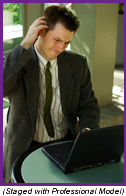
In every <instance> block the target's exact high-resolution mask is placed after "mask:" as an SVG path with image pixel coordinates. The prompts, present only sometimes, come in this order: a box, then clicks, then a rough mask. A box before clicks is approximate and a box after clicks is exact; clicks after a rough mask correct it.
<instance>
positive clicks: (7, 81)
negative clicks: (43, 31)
mask: <svg viewBox="0 0 126 196" xmlns="http://www.w3.org/2000/svg"><path fill="white" fill-rule="evenodd" d="M30 56H31V53H30V52H29V51H28V50H26V49H25V48H23V47H22V46H21V45H17V46H16V47H15V48H14V49H13V50H12V51H10V52H9V54H8V55H7V57H6V59H4V58H5V56H4V57H3V97H9V96H12V95H13V94H14V93H15V91H16V90H17V87H18V74H19V72H20V70H21V69H22V67H24V66H25V64H26V63H27V61H28V60H29V58H30Z"/></svg>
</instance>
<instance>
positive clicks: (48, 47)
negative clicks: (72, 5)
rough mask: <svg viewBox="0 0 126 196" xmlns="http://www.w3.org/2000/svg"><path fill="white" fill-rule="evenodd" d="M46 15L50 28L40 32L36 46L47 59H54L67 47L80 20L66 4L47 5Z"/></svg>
mask: <svg viewBox="0 0 126 196" xmlns="http://www.w3.org/2000/svg"><path fill="white" fill-rule="evenodd" d="M44 17H45V18H46V21H47V23H48V25H49V28H48V29H47V28H45V29H44V31H42V33H40V36H39V38H38V40H37V42H36V47H37V50H38V51H39V52H40V54H41V55H42V56H43V57H44V58H45V59H47V60H53V59H55V58H57V56H58V55H59V54H60V53H62V52H63V51H64V50H65V49H66V48H67V46H68V44H69V43H70V42H71V40H72V37H73V35H74V33H75V32H76V31H77V29H78V28H79V26H80V21H79V19H78V18H77V16H76V14H75V13H74V12H73V11H71V10H69V9H68V8H66V7H64V6H50V7H47V8H46V9H45V11H44Z"/></svg>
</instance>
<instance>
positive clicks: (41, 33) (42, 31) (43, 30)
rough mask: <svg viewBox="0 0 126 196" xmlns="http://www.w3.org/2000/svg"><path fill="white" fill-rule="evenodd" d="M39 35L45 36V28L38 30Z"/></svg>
mask: <svg viewBox="0 0 126 196" xmlns="http://www.w3.org/2000/svg"><path fill="white" fill-rule="evenodd" d="M38 34H39V36H41V37H42V36H44V34H45V29H41V30H40V31H39V32H38Z"/></svg>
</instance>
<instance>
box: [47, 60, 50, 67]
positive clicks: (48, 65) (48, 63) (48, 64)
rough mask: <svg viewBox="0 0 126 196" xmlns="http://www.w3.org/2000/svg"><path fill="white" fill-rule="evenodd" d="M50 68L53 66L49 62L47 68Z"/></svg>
mask: <svg viewBox="0 0 126 196" xmlns="http://www.w3.org/2000/svg"><path fill="white" fill-rule="evenodd" d="M50 66H51V64H50V62H49V61H48V62H47V68H48V69H49V68H50Z"/></svg>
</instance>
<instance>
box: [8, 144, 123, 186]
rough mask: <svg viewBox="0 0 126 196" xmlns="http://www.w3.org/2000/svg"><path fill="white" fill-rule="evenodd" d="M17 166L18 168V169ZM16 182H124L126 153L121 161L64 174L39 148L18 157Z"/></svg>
mask: <svg viewBox="0 0 126 196" xmlns="http://www.w3.org/2000/svg"><path fill="white" fill-rule="evenodd" d="M16 168H17V169H16ZM12 181H13V182H14V183H18V182H21V183H124V154H123V155H122V157H121V160H120V162H118V163H115V164H110V165H106V166H100V167H96V168H91V169H87V170H82V171H79V172H74V173H69V174H64V173H63V172H62V171H61V170H60V169H59V168H58V167H57V166H56V165H55V164H54V163H53V162H52V161H51V160H49V159H48V158H47V157H46V156H45V155H44V154H43V152H42V150H41V148H38V149H36V150H34V151H33V152H31V153H30V154H28V153H27V155H24V157H23V159H21V160H20V158H19V159H17V160H16V162H15V164H14V166H13V169H12Z"/></svg>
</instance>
